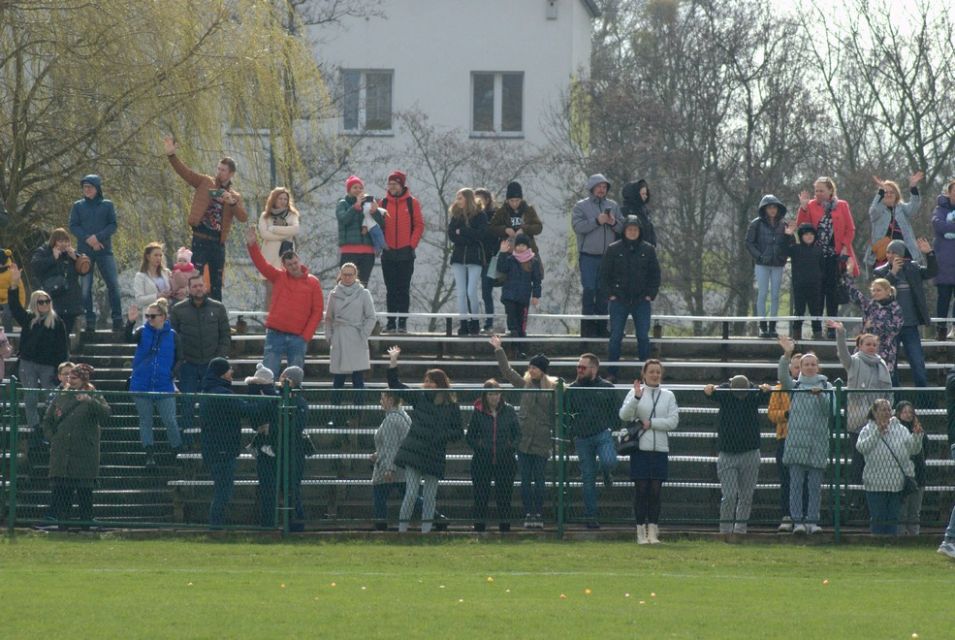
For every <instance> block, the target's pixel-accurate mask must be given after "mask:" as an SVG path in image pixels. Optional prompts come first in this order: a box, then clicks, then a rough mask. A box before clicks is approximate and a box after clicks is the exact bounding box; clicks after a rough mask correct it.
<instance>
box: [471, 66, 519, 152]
mask: <svg viewBox="0 0 955 640" xmlns="http://www.w3.org/2000/svg"><path fill="white" fill-rule="evenodd" d="M525 75H526V74H525V73H524V72H523V71H472V72H471V87H470V88H471V91H470V98H471V99H470V101H469V102H468V109H469V111H470V123H469V126H468V128H469V130H470V137H472V138H516V139H521V138H524V136H525V124H526V119H525V111H524V80H525ZM479 76H482V77H486V76H492V77H493V78H494V92H493V96H492V101H493V105H492V106H493V114H492V117H491V122H492V125H491V127H492V130H491V131H478V130H476V129H475V123H476V121H477V118H476V117H475V116H476V112H475V97H476V95H475V81H476V79H477V78H478V77H479ZM504 76H518V77H520V80H521V82H520V88H521V105H520V118H521V129H520V131H504V130H503V128H502V127H503V118H504Z"/></svg>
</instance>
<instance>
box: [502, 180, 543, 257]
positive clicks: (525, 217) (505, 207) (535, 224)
mask: <svg viewBox="0 0 955 640" xmlns="http://www.w3.org/2000/svg"><path fill="white" fill-rule="evenodd" d="M504 194H505V199H504V202H503V203H502V204H501V206H499V207H498V208H497V210H496V211H495V212H494V214H493V215H492V216H490V219H491V221H490V222H489V223H488V231H489V232H490V233H491V234H493V235H495V236H497V237H499V238H502V239H505V240H510V241H512V242H513V239H514V237H515V236H516V235H517V234H518V233H523V234H524V235H526V236H527V237H528V239H529V240H530V245H529V246H530V248H531V249H532V250H533V251H534V253H537V254H539V253H540V251H539V250H538V249H537V242H535V241H534V236H538V235H540V233H541V232H542V231H543V230H544V225H543V223H542V222H541V219H540V216H539V215H537V210H536V209H534V207H532V206H531V205H529V204H528V203H527V201H526V200H524V188H523V187H522V186H521V183H520V182H517V181H512V182H509V183H508V184H507V189H506V190H505V192H504Z"/></svg>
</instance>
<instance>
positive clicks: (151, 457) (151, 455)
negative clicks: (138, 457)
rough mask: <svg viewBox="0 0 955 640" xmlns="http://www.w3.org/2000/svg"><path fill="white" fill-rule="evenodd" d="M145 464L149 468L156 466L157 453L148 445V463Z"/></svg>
mask: <svg viewBox="0 0 955 640" xmlns="http://www.w3.org/2000/svg"><path fill="white" fill-rule="evenodd" d="M145 466H146V468H147V469H149V468H152V467H155V466H156V454H155V453H154V452H153V447H146V463H145Z"/></svg>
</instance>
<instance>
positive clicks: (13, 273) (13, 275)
mask: <svg viewBox="0 0 955 640" xmlns="http://www.w3.org/2000/svg"><path fill="white" fill-rule="evenodd" d="M9 271H10V285H11V286H14V285H18V284H20V267H18V266H17V265H16V263H15V262H11V263H10V269H9Z"/></svg>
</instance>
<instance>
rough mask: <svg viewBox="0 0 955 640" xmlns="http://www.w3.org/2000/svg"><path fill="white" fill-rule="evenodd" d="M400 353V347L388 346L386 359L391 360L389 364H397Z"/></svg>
mask: <svg viewBox="0 0 955 640" xmlns="http://www.w3.org/2000/svg"><path fill="white" fill-rule="evenodd" d="M400 355H401V347H399V346H398V345H394V346H393V347H389V348H388V359H389V360H390V361H391V366H397V364H398V356H400Z"/></svg>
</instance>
